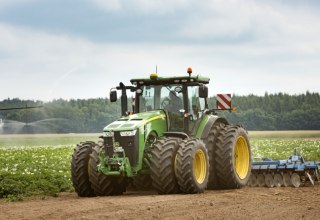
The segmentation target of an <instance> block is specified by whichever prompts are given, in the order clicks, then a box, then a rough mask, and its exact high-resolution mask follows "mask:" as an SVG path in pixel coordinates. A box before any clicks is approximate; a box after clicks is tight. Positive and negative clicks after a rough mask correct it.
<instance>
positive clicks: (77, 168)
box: [71, 141, 96, 197]
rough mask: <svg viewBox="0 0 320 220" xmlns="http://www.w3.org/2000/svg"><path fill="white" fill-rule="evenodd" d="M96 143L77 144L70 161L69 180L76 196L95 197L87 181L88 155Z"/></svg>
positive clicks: (88, 172)
mask: <svg viewBox="0 0 320 220" xmlns="http://www.w3.org/2000/svg"><path fill="white" fill-rule="evenodd" d="M95 145H96V143H94V142H91V141H87V142H83V143H80V144H77V146H76V148H75V149H74V152H73V154H72V159H71V179H72V183H73V186H74V188H75V191H76V193H77V194H78V196H81V197H90V196H95V193H94V191H93V189H92V188H91V183H90V181H89V176H90V171H89V164H90V162H89V161H90V154H91V152H92V148H94V146H95Z"/></svg>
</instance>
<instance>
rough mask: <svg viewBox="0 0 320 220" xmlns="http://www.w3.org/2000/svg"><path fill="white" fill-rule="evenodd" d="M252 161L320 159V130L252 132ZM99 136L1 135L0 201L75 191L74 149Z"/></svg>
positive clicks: (95, 139) (250, 133)
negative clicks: (297, 157) (298, 156)
mask: <svg viewBox="0 0 320 220" xmlns="http://www.w3.org/2000/svg"><path fill="white" fill-rule="evenodd" d="M249 135H250V137H251V138H250V141H251V146H252V154H253V158H261V157H270V158H272V159H286V158H287V157H288V156H290V155H291V154H292V153H293V149H297V150H298V151H299V152H300V153H301V154H302V155H303V156H304V157H305V159H307V160H320V131H294V132H285V131H283V132H249ZM98 136H99V134H67V135H55V134H53V135H48V134H45V135H0V164H1V165H0V198H5V199H6V200H9V201H15V200H20V199H23V198H24V197H28V196H41V197H45V196H48V195H49V196H55V195H57V193H59V192H66V191H73V187H72V183H71V180H70V159H71V155H72V152H73V148H74V146H75V145H76V144H77V143H79V142H81V141H85V140H92V141H97V140H98Z"/></svg>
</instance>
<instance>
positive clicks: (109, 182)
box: [90, 146, 125, 196]
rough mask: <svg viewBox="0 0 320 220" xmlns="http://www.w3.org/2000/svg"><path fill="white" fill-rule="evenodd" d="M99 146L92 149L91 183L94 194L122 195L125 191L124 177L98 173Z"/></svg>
mask: <svg viewBox="0 0 320 220" xmlns="http://www.w3.org/2000/svg"><path fill="white" fill-rule="evenodd" d="M99 149H100V148H99V146H96V147H94V148H93V149H92V153H91V155H90V157H91V159H90V182H91V187H92V189H93V190H94V193H95V194H96V195H97V196H110V195H121V194H122V193H123V192H124V191H125V184H124V181H123V178H122V177H113V176H106V175H104V174H103V173H101V172H100V171H98V165H99V158H98V152H99Z"/></svg>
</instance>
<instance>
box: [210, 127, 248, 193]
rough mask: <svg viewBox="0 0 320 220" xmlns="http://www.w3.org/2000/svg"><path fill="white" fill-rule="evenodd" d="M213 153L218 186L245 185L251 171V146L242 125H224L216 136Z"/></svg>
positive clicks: (232, 186)
mask: <svg viewBox="0 0 320 220" xmlns="http://www.w3.org/2000/svg"><path fill="white" fill-rule="evenodd" d="M215 155H216V159H215V161H216V173H217V176H218V181H219V185H220V187H222V188H225V189H234V188H240V187H242V186H245V185H247V183H248V181H249V178H250V173H251V148H250V142H249V138H248V135H247V132H246V130H245V129H244V128H243V127H241V126H238V125H226V126H225V127H224V128H223V129H222V130H221V133H220V135H219V137H218V142H217V145H216V151H215Z"/></svg>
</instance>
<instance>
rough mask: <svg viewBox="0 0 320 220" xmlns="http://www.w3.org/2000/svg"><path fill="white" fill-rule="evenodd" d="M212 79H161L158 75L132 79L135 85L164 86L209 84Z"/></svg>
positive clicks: (183, 77) (199, 77)
mask: <svg viewBox="0 0 320 220" xmlns="http://www.w3.org/2000/svg"><path fill="white" fill-rule="evenodd" d="M209 81H210V78H208V77H204V76H200V75H197V76H190V77H189V76H174V77H159V76H157V75H156V74H151V75H150V77H149V78H136V79H131V80H130V82H131V83H132V84H133V85H163V84H186V83H203V84H208V83H209Z"/></svg>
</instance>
